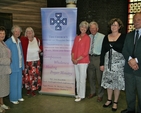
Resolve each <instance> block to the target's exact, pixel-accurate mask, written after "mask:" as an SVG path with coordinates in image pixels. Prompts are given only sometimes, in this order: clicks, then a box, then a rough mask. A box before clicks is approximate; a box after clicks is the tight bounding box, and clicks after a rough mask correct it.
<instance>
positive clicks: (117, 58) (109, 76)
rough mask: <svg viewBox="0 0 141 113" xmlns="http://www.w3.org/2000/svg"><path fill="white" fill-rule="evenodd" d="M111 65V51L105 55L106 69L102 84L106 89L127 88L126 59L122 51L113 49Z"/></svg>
mask: <svg viewBox="0 0 141 113" xmlns="http://www.w3.org/2000/svg"><path fill="white" fill-rule="evenodd" d="M110 62H111V63H110V66H109V52H107V53H106V55H105V62H104V71H103V75H102V82H101V86H102V87H104V88H105V89H107V88H108V89H113V90H114V89H118V90H125V81H124V64H125V60H124V57H123V55H122V54H121V53H119V52H117V51H115V50H114V49H112V54H111V61H110Z"/></svg>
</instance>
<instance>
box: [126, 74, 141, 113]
mask: <svg viewBox="0 0 141 113" xmlns="http://www.w3.org/2000/svg"><path fill="white" fill-rule="evenodd" d="M125 92H126V100H127V110H128V111H135V109H136V99H137V103H138V105H137V112H138V113H141V76H140V77H139V76H136V75H133V74H128V73H125ZM136 97H137V98H136Z"/></svg>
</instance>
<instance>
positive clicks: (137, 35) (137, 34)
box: [132, 30, 139, 58]
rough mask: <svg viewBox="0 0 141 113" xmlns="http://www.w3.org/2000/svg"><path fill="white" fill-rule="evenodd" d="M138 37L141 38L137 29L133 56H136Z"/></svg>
mask: <svg viewBox="0 0 141 113" xmlns="http://www.w3.org/2000/svg"><path fill="white" fill-rule="evenodd" d="M138 38H139V31H138V30H136V36H135V39H134V47H133V53H132V58H135V49H136V45H137V41H138Z"/></svg>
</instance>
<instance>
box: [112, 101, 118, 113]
mask: <svg viewBox="0 0 141 113" xmlns="http://www.w3.org/2000/svg"><path fill="white" fill-rule="evenodd" d="M114 104H116V105H117V104H118V102H114ZM116 110H117V107H116V108H113V107H112V111H116Z"/></svg>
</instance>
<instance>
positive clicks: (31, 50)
mask: <svg viewBox="0 0 141 113" xmlns="http://www.w3.org/2000/svg"><path fill="white" fill-rule="evenodd" d="M21 43H22V47H23V54H24V61H25V70H24V71H23V83H24V84H25V88H26V89H27V95H30V94H31V95H32V96H35V90H38V89H39V88H40V87H41V66H40V57H39V53H40V52H41V50H42V48H41V44H40V40H39V39H38V38H36V37H35V36H34V30H33V28H31V27H27V28H26V30H25V37H21Z"/></svg>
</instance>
